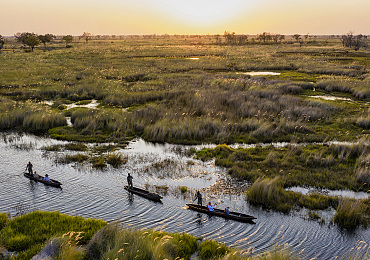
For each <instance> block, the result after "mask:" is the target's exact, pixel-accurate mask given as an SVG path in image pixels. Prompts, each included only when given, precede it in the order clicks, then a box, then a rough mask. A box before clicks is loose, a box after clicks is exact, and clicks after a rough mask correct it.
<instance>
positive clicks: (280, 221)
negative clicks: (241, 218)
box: [0, 132, 370, 259]
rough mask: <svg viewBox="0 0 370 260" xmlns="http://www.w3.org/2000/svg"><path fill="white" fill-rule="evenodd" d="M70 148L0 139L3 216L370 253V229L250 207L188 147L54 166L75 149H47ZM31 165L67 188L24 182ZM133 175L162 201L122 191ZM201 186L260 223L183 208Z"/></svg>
mask: <svg viewBox="0 0 370 260" xmlns="http://www.w3.org/2000/svg"><path fill="white" fill-rule="evenodd" d="M65 143H66V142H63V141H57V140H53V139H50V138H47V137H39V136H34V135H29V134H18V133H13V132H8V133H2V134H1V139H0V165H1V166H0V212H9V213H10V214H11V215H15V214H16V213H17V212H18V211H19V210H20V209H21V210H25V211H27V210H34V209H38V210H43V211H59V212H61V213H66V214H69V215H80V216H82V217H91V218H99V219H103V220H106V221H108V222H111V221H116V220H117V221H119V222H120V223H122V225H124V226H131V227H135V228H138V229H140V228H151V229H157V230H165V231H169V232H187V233H189V234H191V235H194V236H199V237H203V238H207V239H215V240H217V241H219V242H222V243H225V244H226V245H228V246H232V247H238V248H240V249H242V250H244V251H245V252H249V253H254V254H258V253H262V252H264V251H266V250H269V249H272V248H273V247H275V246H276V245H287V246H288V247H290V248H291V249H292V250H293V251H294V252H296V253H299V254H300V255H301V257H302V258H305V259H311V258H316V259H335V258H336V257H337V256H339V257H342V256H345V255H346V254H348V253H351V252H352V253H353V255H354V254H356V253H357V250H360V252H366V251H367V250H368V246H369V245H368V244H369V237H370V229H366V230H365V229H358V230H356V231H353V232H346V231H343V230H340V229H339V228H337V227H336V226H334V225H330V224H329V221H330V219H331V218H332V217H333V214H334V212H333V211H321V212H319V214H320V215H321V217H322V218H324V219H325V220H326V221H325V222H326V223H325V224H320V223H318V222H317V221H311V220H308V219H307V212H306V211H305V210H301V211H299V212H292V213H291V214H289V215H284V214H281V213H277V212H272V211H270V212H268V211H265V210H262V209H260V208H255V207H251V206H250V205H249V204H248V202H247V201H246V200H245V199H244V195H243V193H242V192H243V191H244V190H245V189H246V188H247V187H248V184H247V183H240V182H236V181H233V180H231V179H229V178H228V177H227V174H226V171H225V169H222V168H219V167H216V166H215V165H214V162H207V163H203V162H201V161H199V160H195V159H193V158H191V157H188V156H187V155H186V150H187V149H188V148H189V146H182V145H170V144H160V145H159V144H152V143H147V142H145V141H143V140H141V139H139V140H134V141H132V142H130V143H129V144H128V146H127V147H126V148H124V149H121V150H119V151H118V152H119V153H121V154H122V155H124V156H128V163H127V164H125V165H123V166H121V167H120V168H118V169H115V168H112V167H110V166H108V167H107V169H105V170H96V169H93V168H92V167H91V165H90V164H88V163H87V164H84V165H80V164H75V163H71V164H59V163H57V162H58V158H60V157H61V156H64V155H65V154H66V153H68V154H73V153H76V152H71V151H63V152H61V151H59V152H54V151H50V152H47V151H45V150H44V149H42V148H43V147H45V146H50V145H54V144H65ZM95 145H97V144H90V146H95ZM276 145H279V144H276ZM193 147H195V148H197V149H200V148H201V147H202V146H193ZM28 161H31V162H32V163H33V165H34V170H36V171H37V172H38V173H39V174H40V175H44V174H46V173H47V174H49V176H50V177H51V178H53V179H56V180H59V181H60V182H62V183H63V185H62V187H63V189H58V188H53V187H48V186H45V185H43V184H42V183H34V182H33V181H30V180H29V179H27V178H25V177H24V176H23V174H22V173H23V171H24V169H25V167H26V164H27V162H28ZM129 172H130V173H132V175H133V177H134V179H133V183H134V186H137V187H147V188H148V189H150V190H153V191H157V192H160V193H161V194H162V195H163V197H164V198H163V200H162V202H163V203H154V202H151V201H149V200H146V199H145V198H142V197H139V196H136V195H131V194H129V193H127V192H126V191H125V190H124V188H123V186H124V185H126V177H127V174H128V173H129ZM180 186H187V188H188V191H187V192H185V193H181V191H180V188H179V187H180ZM197 189H200V190H201V191H202V194H203V196H204V197H205V199H204V201H205V203H206V202H208V201H212V202H216V203H217V204H218V205H217V207H218V208H223V207H225V206H230V208H231V209H232V210H233V211H238V212H243V213H247V214H250V215H253V216H255V217H257V219H256V221H255V224H248V223H239V222H236V221H231V220H225V219H222V218H218V217H209V216H206V215H203V214H200V213H197V212H194V211H191V210H189V209H186V203H192V201H193V199H194V192H195V191H196V190H197ZM359 248H362V249H359ZM354 251H355V252H354Z"/></svg>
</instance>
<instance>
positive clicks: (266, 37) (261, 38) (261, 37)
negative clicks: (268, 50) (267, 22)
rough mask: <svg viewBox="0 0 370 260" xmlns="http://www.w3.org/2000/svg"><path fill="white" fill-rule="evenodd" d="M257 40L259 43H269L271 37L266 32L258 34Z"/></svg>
mask: <svg viewBox="0 0 370 260" xmlns="http://www.w3.org/2000/svg"><path fill="white" fill-rule="evenodd" d="M257 39H258V40H259V41H260V42H263V43H265V42H268V41H271V40H272V37H271V34H270V33H268V32H263V33H262V34H258V35H257Z"/></svg>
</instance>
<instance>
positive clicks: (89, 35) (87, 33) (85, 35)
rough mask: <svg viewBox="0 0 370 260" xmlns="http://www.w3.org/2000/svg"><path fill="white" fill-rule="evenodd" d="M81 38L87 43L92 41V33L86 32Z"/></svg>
mask: <svg viewBox="0 0 370 260" xmlns="http://www.w3.org/2000/svg"><path fill="white" fill-rule="evenodd" d="M81 38H83V39H85V41H86V43H87V42H88V41H89V40H90V39H91V33H89V32H84V33H83V34H82V35H81Z"/></svg>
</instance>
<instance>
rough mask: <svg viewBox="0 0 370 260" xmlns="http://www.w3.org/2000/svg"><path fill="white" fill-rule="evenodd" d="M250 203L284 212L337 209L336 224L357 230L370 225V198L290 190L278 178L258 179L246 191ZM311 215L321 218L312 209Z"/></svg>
mask: <svg viewBox="0 0 370 260" xmlns="http://www.w3.org/2000/svg"><path fill="white" fill-rule="evenodd" d="M246 195H247V199H248V201H249V202H250V203H252V204H254V205H258V206H263V207H264V208H267V209H273V210H277V211H280V212H284V213H289V212H290V211H291V210H292V209H294V208H298V207H305V208H308V209H310V210H324V209H328V208H334V209H336V213H335V215H334V219H333V221H334V223H336V224H337V225H338V226H339V227H341V228H345V229H355V228H357V227H359V226H364V227H365V228H367V226H368V225H369V224H370V200H369V199H362V200H354V199H347V198H342V199H339V198H338V197H333V196H325V195H322V194H318V193H312V194H309V195H302V194H299V193H295V192H292V191H286V190H284V188H283V183H282V182H281V180H279V178H278V177H276V178H275V179H258V180H257V181H255V182H254V183H253V185H252V186H251V187H250V188H249V189H248V191H247V192H246ZM309 216H310V217H312V216H314V217H315V218H317V219H319V218H320V217H319V216H318V215H317V214H316V215H313V213H312V212H309Z"/></svg>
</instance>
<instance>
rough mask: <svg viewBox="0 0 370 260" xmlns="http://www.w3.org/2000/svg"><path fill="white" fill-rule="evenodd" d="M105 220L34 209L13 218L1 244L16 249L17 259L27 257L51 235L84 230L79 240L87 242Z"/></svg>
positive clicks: (38, 248) (0, 239) (35, 251)
mask: <svg viewBox="0 0 370 260" xmlns="http://www.w3.org/2000/svg"><path fill="white" fill-rule="evenodd" d="M106 224H107V223H106V222H105V221H102V220H93V219H83V218H82V217H72V216H67V215H63V214H60V213H58V212H39V211H35V212H32V213H28V214H25V215H23V216H20V217H16V218H12V219H10V220H9V221H8V222H7V224H6V226H5V227H4V228H3V229H2V230H1V233H0V244H1V245H3V246H4V247H5V248H6V249H7V250H9V251H16V252H17V253H18V256H17V257H16V258H15V259H27V260H28V259H31V258H32V256H34V255H36V254H37V253H38V252H39V251H40V250H41V249H42V248H43V247H44V245H45V243H46V242H47V241H48V240H49V239H50V238H52V237H56V236H62V235H63V234H65V233H67V232H70V231H74V232H82V233H81V237H80V240H79V242H80V243H82V244H85V243H87V242H88V241H89V240H90V239H91V238H92V236H93V235H94V234H95V232H97V231H98V230H99V229H101V228H102V227H104V226H105V225H106Z"/></svg>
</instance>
